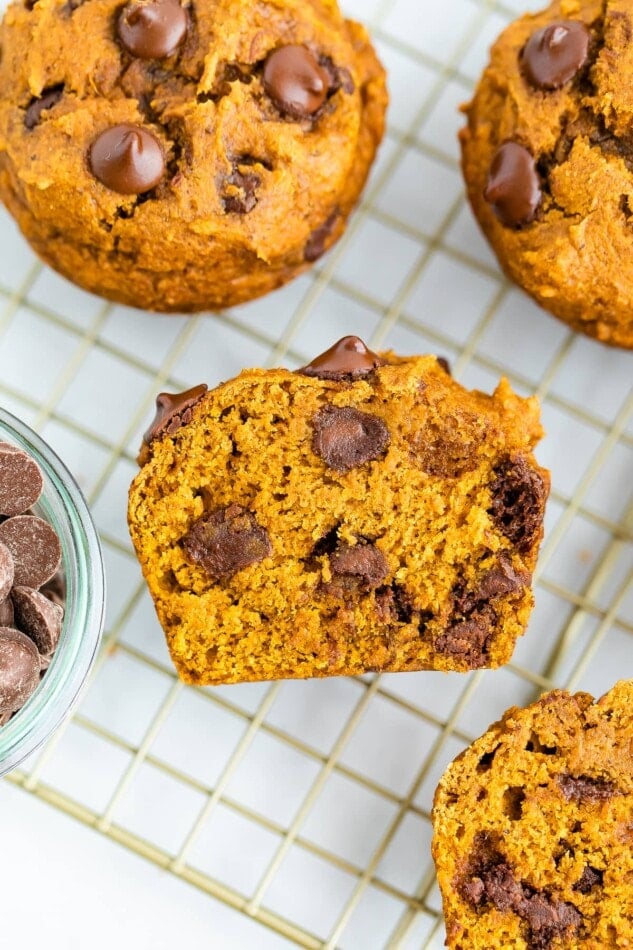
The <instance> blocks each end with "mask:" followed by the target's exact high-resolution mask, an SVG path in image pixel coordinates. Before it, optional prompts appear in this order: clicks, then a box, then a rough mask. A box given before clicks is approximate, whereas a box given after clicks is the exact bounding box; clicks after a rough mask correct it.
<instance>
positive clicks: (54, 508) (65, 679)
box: [0, 408, 105, 775]
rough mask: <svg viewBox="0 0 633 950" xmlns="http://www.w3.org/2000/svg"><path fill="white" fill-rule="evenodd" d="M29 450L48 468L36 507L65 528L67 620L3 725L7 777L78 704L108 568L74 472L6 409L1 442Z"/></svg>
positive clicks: (95, 643)
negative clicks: (25, 696)
mask: <svg viewBox="0 0 633 950" xmlns="http://www.w3.org/2000/svg"><path fill="white" fill-rule="evenodd" d="M1 439H7V440H9V441H12V442H14V443H15V444H17V445H18V446H19V447H20V448H22V449H24V450H25V451H26V452H28V453H29V454H30V455H31V456H32V457H33V458H34V459H35V460H36V461H37V462H38V464H39V465H40V467H41V469H42V474H43V477H44V492H43V494H42V497H41V498H40V501H39V502H38V504H37V506H36V508H37V511H38V513H39V514H41V515H42V517H44V518H45V519H46V520H47V521H49V523H50V524H51V525H52V526H53V527H54V528H55V530H56V531H57V533H58V535H59V538H60V541H61V545H62V568H63V570H64V572H65V575H66V586H67V592H66V609H65V614H64V623H63V627H62V632H61V636H60V640H59V644H58V646H57V649H56V651H55V654H54V657H53V660H52V662H51V665H50V667H49V668H48V670H47V671H46V674H45V675H44V677H43V679H42V682H41V683H40V685H39V686H38V688H37V689H36V691H35V692H34V693H33V695H32V696H31V697H30V698H29V700H28V701H27V702H26V704H25V705H24V706H23V707H22V709H20V710H19V712H17V713H16V714H15V715H14V716H13V717H12V718H11V719H10V720H9V722H8V723H6V724H5V725H4V726H2V727H0V775H3V774H5V773H6V772H9V771H10V770H11V769H14V768H15V767H16V766H17V765H19V764H20V763H21V762H22V761H23V760H24V759H26V758H27V757H28V756H29V755H31V754H32V753H33V752H35V751H36V750H37V749H38V748H39V747H40V746H41V745H42V744H43V743H44V742H45V741H46V740H47V739H48V738H49V737H50V736H51V735H52V733H53V732H54V731H55V730H56V729H57V728H58V727H59V726H60V725H61V723H62V721H63V720H64V719H65V718H66V717H67V716H68V714H69V713H70V711H71V710H72V709H73V707H74V706H75V704H76V703H77V701H78V699H79V696H80V694H81V690H82V687H83V686H84V685H85V683H86V680H87V677H88V674H89V672H90V669H91V667H92V664H93V662H94V660H95V657H96V655H97V649H98V647H99V642H100V640H101V634H102V631H103V623H104V615H105V572H104V564H103V555H102V551H101V544H100V542H99V537H98V534H97V530H96V528H95V525H94V522H93V520H92V515H91V514H90V511H89V509H88V505H87V503H86V500H85V499H84V497H83V494H82V492H81V489H80V488H79V486H78V485H77V482H76V481H75V479H74V477H73V476H72V475H71V473H70V471H69V470H68V468H67V467H66V465H65V464H64V463H63V462H62V460H61V459H60V458H59V456H58V455H57V454H56V453H55V452H54V451H53V450H52V449H51V448H50V446H49V445H47V443H46V442H44V440H43V439H42V438H41V437H40V436H39V435H37V433H35V432H34V431H33V430H32V429H30V428H29V427H28V426H27V425H26V424H25V423H23V422H21V421H20V420H19V419H17V418H16V417H15V416H13V415H12V414H11V413H9V412H7V411H6V410H4V409H2V408H0V440H1Z"/></svg>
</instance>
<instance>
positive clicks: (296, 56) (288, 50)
mask: <svg viewBox="0 0 633 950" xmlns="http://www.w3.org/2000/svg"><path fill="white" fill-rule="evenodd" d="M328 79H329V77H328V74H327V71H326V70H325V69H324V68H323V67H322V66H320V65H319V63H318V62H317V60H316V59H315V57H314V56H313V55H312V53H311V52H310V50H309V49H307V47H305V46H301V45H299V44H297V43H291V44H290V45H288V46H280V47H279V48H278V49H276V50H273V51H272V53H270V54H269V56H268V58H267V59H266V63H265V64H264V77H263V81H264V89H265V90H266V93H267V94H268V95H269V96H270V98H271V99H272V101H273V102H274V103H275V105H276V106H277V108H278V109H279V111H280V112H282V113H284V114H285V115H289V116H292V117H293V118H295V119H307V118H309V117H310V116H312V115H314V114H315V113H316V112H318V111H319V109H320V108H321V106H322V105H323V103H324V102H325V100H326V97H327V94H328V89H329V82H328Z"/></svg>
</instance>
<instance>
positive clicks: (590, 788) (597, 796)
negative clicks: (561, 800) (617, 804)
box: [558, 775, 616, 805]
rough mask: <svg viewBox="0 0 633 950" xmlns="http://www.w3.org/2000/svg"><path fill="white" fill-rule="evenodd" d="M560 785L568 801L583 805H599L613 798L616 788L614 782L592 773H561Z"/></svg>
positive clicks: (559, 777)
mask: <svg viewBox="0 0 633 950" xmlns="http://www.w3.org/2000/svg"><path fill="white" fill-rule="evenodd" d="M558 785H559V787H560V790H561V792H562V793H563V795H564V796H565V798H566V799H567V801H568V802H572V801H573V802H578V803H579V804H581V805H597V804H598V803H599V802H607V801H609V799H611V798H613V796H614V795H615V793H616V788H615V786H614V784H613V782H609V781H607V780H606V779H603V778H593V777H592V776H591V775H559V776H558Z"/></svg>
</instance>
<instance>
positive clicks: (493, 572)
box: [473, 552, 531, 603]
mask: <svg viewBox="0 0 633 950" xmlns="http://www.w3.org/2000/svg"><path fill="white" fill-rule="evenodd" d="M530 580H531V578H530V575H529V574H528V573H527V572H524V571H515V569H514V568H513V567H512V561H511V560H510V558H509V557H508V555H507V554H505V553H504V552H501V554H500V555H499V559H498V563H497V566H496V567H492V568H491V569H490V570H489V571H487V572H486V573H485V574H484V576H483V577H482V579H481V581H480V582H479V587H478V589H477V591H476V592H475V593H474V595H473V596H474V601H475V603H481V602H484V601H488V600H494V599H495V598H496V597H504V596H507V595H508V594H514V593H516V592H517V591H520V590H523V589H524V588H525V587H526V585H527V584H529V583H530Z"/></svg>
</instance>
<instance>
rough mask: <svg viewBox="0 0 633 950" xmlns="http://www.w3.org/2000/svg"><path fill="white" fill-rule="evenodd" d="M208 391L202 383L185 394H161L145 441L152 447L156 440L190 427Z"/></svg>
mask: <svg viewBox="0 0 633 950" xmlns="http://www.w3.org/2000/svg"><path fill="white" fill-rule="evenodd" d="M206 391H207V386H206V385H205V384H204V383H201V384H200V386H194V387H193V389H187V390H186V391H185V392H184V393H159V394H158V396H157V397H156V415H155V416H154V421H153V422H152V424H151V426H150V427H149V429H148V430H147V432H146V433H145V435H144V436H143V441H144V442H145V443H146V444H147V445H151V443H152V442H153V441H154V440H155V439H162V438H164V436H166V435H173V434H174V432H176V431H177V430H178V429H179V428H180V427H181V426H184V425H188V424H189V422H191V416H192V413H193V408H194V406H197V405H198V403H199V402H200V400H201V399H202V397H203V396H204V394H205V393H206Z"/></svg>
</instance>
